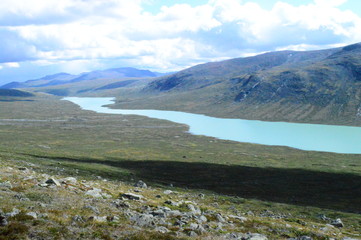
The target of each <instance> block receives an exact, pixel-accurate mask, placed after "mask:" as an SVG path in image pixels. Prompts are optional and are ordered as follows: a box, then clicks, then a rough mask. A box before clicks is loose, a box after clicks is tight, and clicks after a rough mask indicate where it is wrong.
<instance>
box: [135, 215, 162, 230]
mask: <svg viewBox="0 0 361 240" xmlns="http://www.w3.org/2000/svg"><path fill="white" fill-rule="evenodd" d="M129 220H130V221H133V222H134V223H135V224H136V225H137V226H139V227H155V225H156V224H155V218H154V217H153V215H151V214H134V215H133V216H131V217H130V218H129Z"/></svg>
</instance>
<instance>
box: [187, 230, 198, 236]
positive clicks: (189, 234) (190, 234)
mask: <svg viewBox="0 0 361 240" xmlns="http://www.w3.org/2000/svg"><path fill="white" fill-rule="evenodd" d="M188 236H190V237H197V236H198V234H197V233H196V232H194V231H190V232H189V233H188Z"/></svg>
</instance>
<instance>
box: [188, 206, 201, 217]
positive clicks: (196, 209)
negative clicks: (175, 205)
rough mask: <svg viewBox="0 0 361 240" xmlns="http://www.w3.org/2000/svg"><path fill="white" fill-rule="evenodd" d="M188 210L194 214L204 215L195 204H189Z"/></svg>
mask: <svg viewBox="0 0 361 240" xmlns="http://www.w3.org/2000/svg"><path fill="white" fill-rule="evenodd" d="M187 208H188V209H189V211H190V212H191V213H192V214H196V215H200V214H201V213H202V212H201V210H200V209H199V208H198V207H195V206H194V205H193V204H187Z"/></svg>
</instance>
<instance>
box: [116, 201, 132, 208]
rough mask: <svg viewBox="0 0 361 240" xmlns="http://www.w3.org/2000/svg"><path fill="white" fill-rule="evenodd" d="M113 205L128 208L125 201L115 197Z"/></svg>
mask: <svg viewBox="0 0 361 240" xmlns="http://www.w3.org/2000/svg"><path fill="white" fill-rule="evenodd" d="M113 205H114V206H115V207H116V208H129V207H130V206H129V204H128V203H126V202H123V201H121V200H120V199H117V200H115V201H114V202H113Z"/></svg>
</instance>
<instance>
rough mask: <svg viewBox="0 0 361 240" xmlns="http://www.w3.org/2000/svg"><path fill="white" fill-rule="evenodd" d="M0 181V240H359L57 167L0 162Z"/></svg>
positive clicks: (204, 198)
mask: <svg viewBox="0 0 361 240" xmlns="http://www.w3.org/2000/svg"><path fill="white" fill-rule="evenodd" d="M72 171H73V172H74V173H75V174H76V173H77V170H76V169H72ZM0 176H1V178H0V200H1V206H0V239H242V240H267V239H288V240H312V239H343V240H352V239H358V238H357V233H355V230H354V227H353V226H347V224H349V223H348V220H347V223H343V220H342V219H338V218H337V216H334V217H336V218H330V217H328V216H326V215H324V214H322V213H320V214H319V215H317V216H314V218H312V219H310V218H308V217H305V216H302V215H297V214H294V213H291V212H282V213H280V212H271V211H269V210H262V211H258V210H257V209H254V210H253V211H254V212H253V211H251V210H249V211H247V212H240V211H239V210H237V208H236V207H235V205H240V204H245V203H243V202H242V199H238V200H237V198H226V197H222V196H219V195H215V194H208V193H200V192H197V191H190V190H185V189H179V188H174V187H173V186H170V187H169V188H164V187H163V188H162V187H159V186H147V184H146V183H144V182H143V181H141V180H138V181H134V183H126V182H119V181H110V180H107V179H103V178H101V177H99V176H98V177H97V176H88V178H84V177H79V176H76V177H74V175H73V176H70V175H69V174H68V173H67V171H66V169H64V168H62V166H61V163H58V164H57V165H55V166H53V167H52V168H44V167H43V166H42V165H37V164H33V163H29V162H24V161H17V160H14V159H11V160H8V159H6V158H5V159H4V158H3V157H1V161H0ZM358 236H359V235H358Z"/></svg>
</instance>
